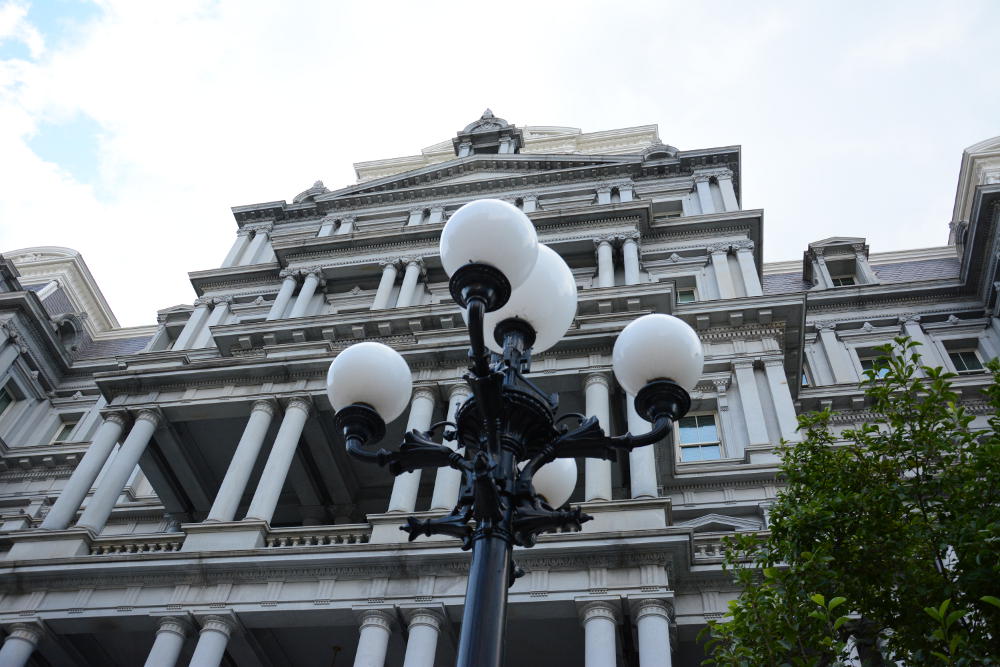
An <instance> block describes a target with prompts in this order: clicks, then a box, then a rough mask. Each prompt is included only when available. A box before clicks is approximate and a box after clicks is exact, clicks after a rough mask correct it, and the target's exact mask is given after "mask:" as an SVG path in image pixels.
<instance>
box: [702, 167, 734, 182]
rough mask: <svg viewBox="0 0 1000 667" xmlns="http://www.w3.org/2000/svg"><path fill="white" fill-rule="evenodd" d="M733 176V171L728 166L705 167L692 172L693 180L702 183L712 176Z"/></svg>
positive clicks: (717, 177)
mask: <svg viewBox="0 0 1000 667" xmlns="http://www.w3.org/2000/svg"><path fill="white" fill-rule="evenodd" d="M732 177H733V171H732V170H731V169H729V168H728V167H709V168H707V169H697V170H695V172H694V182H695V183H704V182H706V181H708V180H710V179H712V178H715V179H720V178H729V179H731V178H732Z"/></svg>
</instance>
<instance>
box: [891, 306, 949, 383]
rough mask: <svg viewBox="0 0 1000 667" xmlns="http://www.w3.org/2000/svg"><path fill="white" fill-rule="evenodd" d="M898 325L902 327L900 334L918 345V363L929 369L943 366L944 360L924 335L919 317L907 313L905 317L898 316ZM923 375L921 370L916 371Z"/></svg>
mask: <svg viewBox="0 0 1000 667" xmlns="http://www.w3.org/2000/svg"><path fill="white" fill-rule="evenodd" d="M899 323H900V325H902V327H901V328H902V331H901V332H900V333H902V334H903V335H904V336H909V337H910V338H911V339H912V340H913V342H915V343H920V347H918V348H917V352H919V353H920V356H921V359H920V363H921V364H923V365H924V366H930V367H931V368H934V367H937V366H944V367H945V368H947V366H945V363H944V359H942V358H941V355H940V354H939V353H938V350H937V347H935V346H934V343H932V342H931V340H930V339H929V338H927V336H926V335H925V334H924V329H923V327H921V326H920V315H915V314H913V313H908V314H906V315H900V317H899ZM918 372H919V373H920V374H921V375H923V370H919V371H918Z"/></svg>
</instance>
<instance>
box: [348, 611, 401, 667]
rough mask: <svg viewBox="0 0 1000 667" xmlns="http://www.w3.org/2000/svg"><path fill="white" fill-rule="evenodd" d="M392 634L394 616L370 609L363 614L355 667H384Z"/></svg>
mask: <svg viewBox="0 0 1000 667" xmlns="http://www.w3.org/2000/svg"><path fill="white" fill-rule="evenodd" d="M391 634H392V616H390V615H389V614H387V613H386V612H384V611H379V610H377V609H369V610H368V611H366V612H364V613H363V614H361V637H360V638H359V639H358V651H357V653H355V655H354V667H383V665H385V654H386V651H387V650H388V649H389V636H390V635H391Z"/></svg>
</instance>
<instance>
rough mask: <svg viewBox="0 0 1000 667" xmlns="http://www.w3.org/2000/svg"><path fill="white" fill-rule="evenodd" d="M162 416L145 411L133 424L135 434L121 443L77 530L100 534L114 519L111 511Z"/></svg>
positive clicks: (154, 411) (157, 412)
mask: <svg viewBox="0 0 1000 667" xmlns="http://www.w3.org/2000/svg"><path fill="white" fill-rule="evenodd" d="M160 420H161V416H160V412H159V410H154V409H146V408H144V409H142V410H140V411H139V414H138V416H136V418H135V423H134V424H132V430H131V431H129V434H128V437H127V438H125V442H124V443H122V446H121V448H120V449H119V450H118V453H117V454H116V455H115V457H114V458H113V459H111V465H110V466H109V467H108V469H107V470H106V471H105V473H104V477H103V478H102V479H101V483H100V484H99V485H98V487H97V491H95V492H94V496H93V497H92V498H91V499H90V503H88V504H87V507H86V509H84V510H83V514H82V515H81V516H80V520H79V521H77V525H78V526H83V527H84V528H89V529H90V530H92V531H94V533H95V534H96V533H100V532H101V530H103V529H104V524H105V523H107V521H108V517H109V516H111V510H113V509H114V508H115V505H116V504H117V503H118V496H120V495H121V493H122V491H123V490H124V489H125V484H126V483H127V482H128V479H129V477H130V476H131V475H132V471H133V470H135V467H136V466H137V465H139V459H140V458H142V454H143V452H145V451H146V446H147V445H148V444H149V440H150V438H152V437H153V432H154V431H156V427H157V426H159V425H160Z"/></svg>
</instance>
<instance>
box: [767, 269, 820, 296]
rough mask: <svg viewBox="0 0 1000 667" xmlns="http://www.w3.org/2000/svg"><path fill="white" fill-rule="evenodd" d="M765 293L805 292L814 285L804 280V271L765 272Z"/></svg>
mask: <svg viewBox="0 0 1000 667" xmlns="http://www.w3.org/2000/svg"><path fill="white" fill-rule="evenodd" d="M762 287H763V289H764V294H788V293H789V292H804V291H806V290H807V289H809V288H810V287H812V285H810V284H809V283H807V282H806V281H804V280H802V273H801V272H799V271H796V272H794V273H772V274H764V284H763V286H762Z"/></svg>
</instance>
